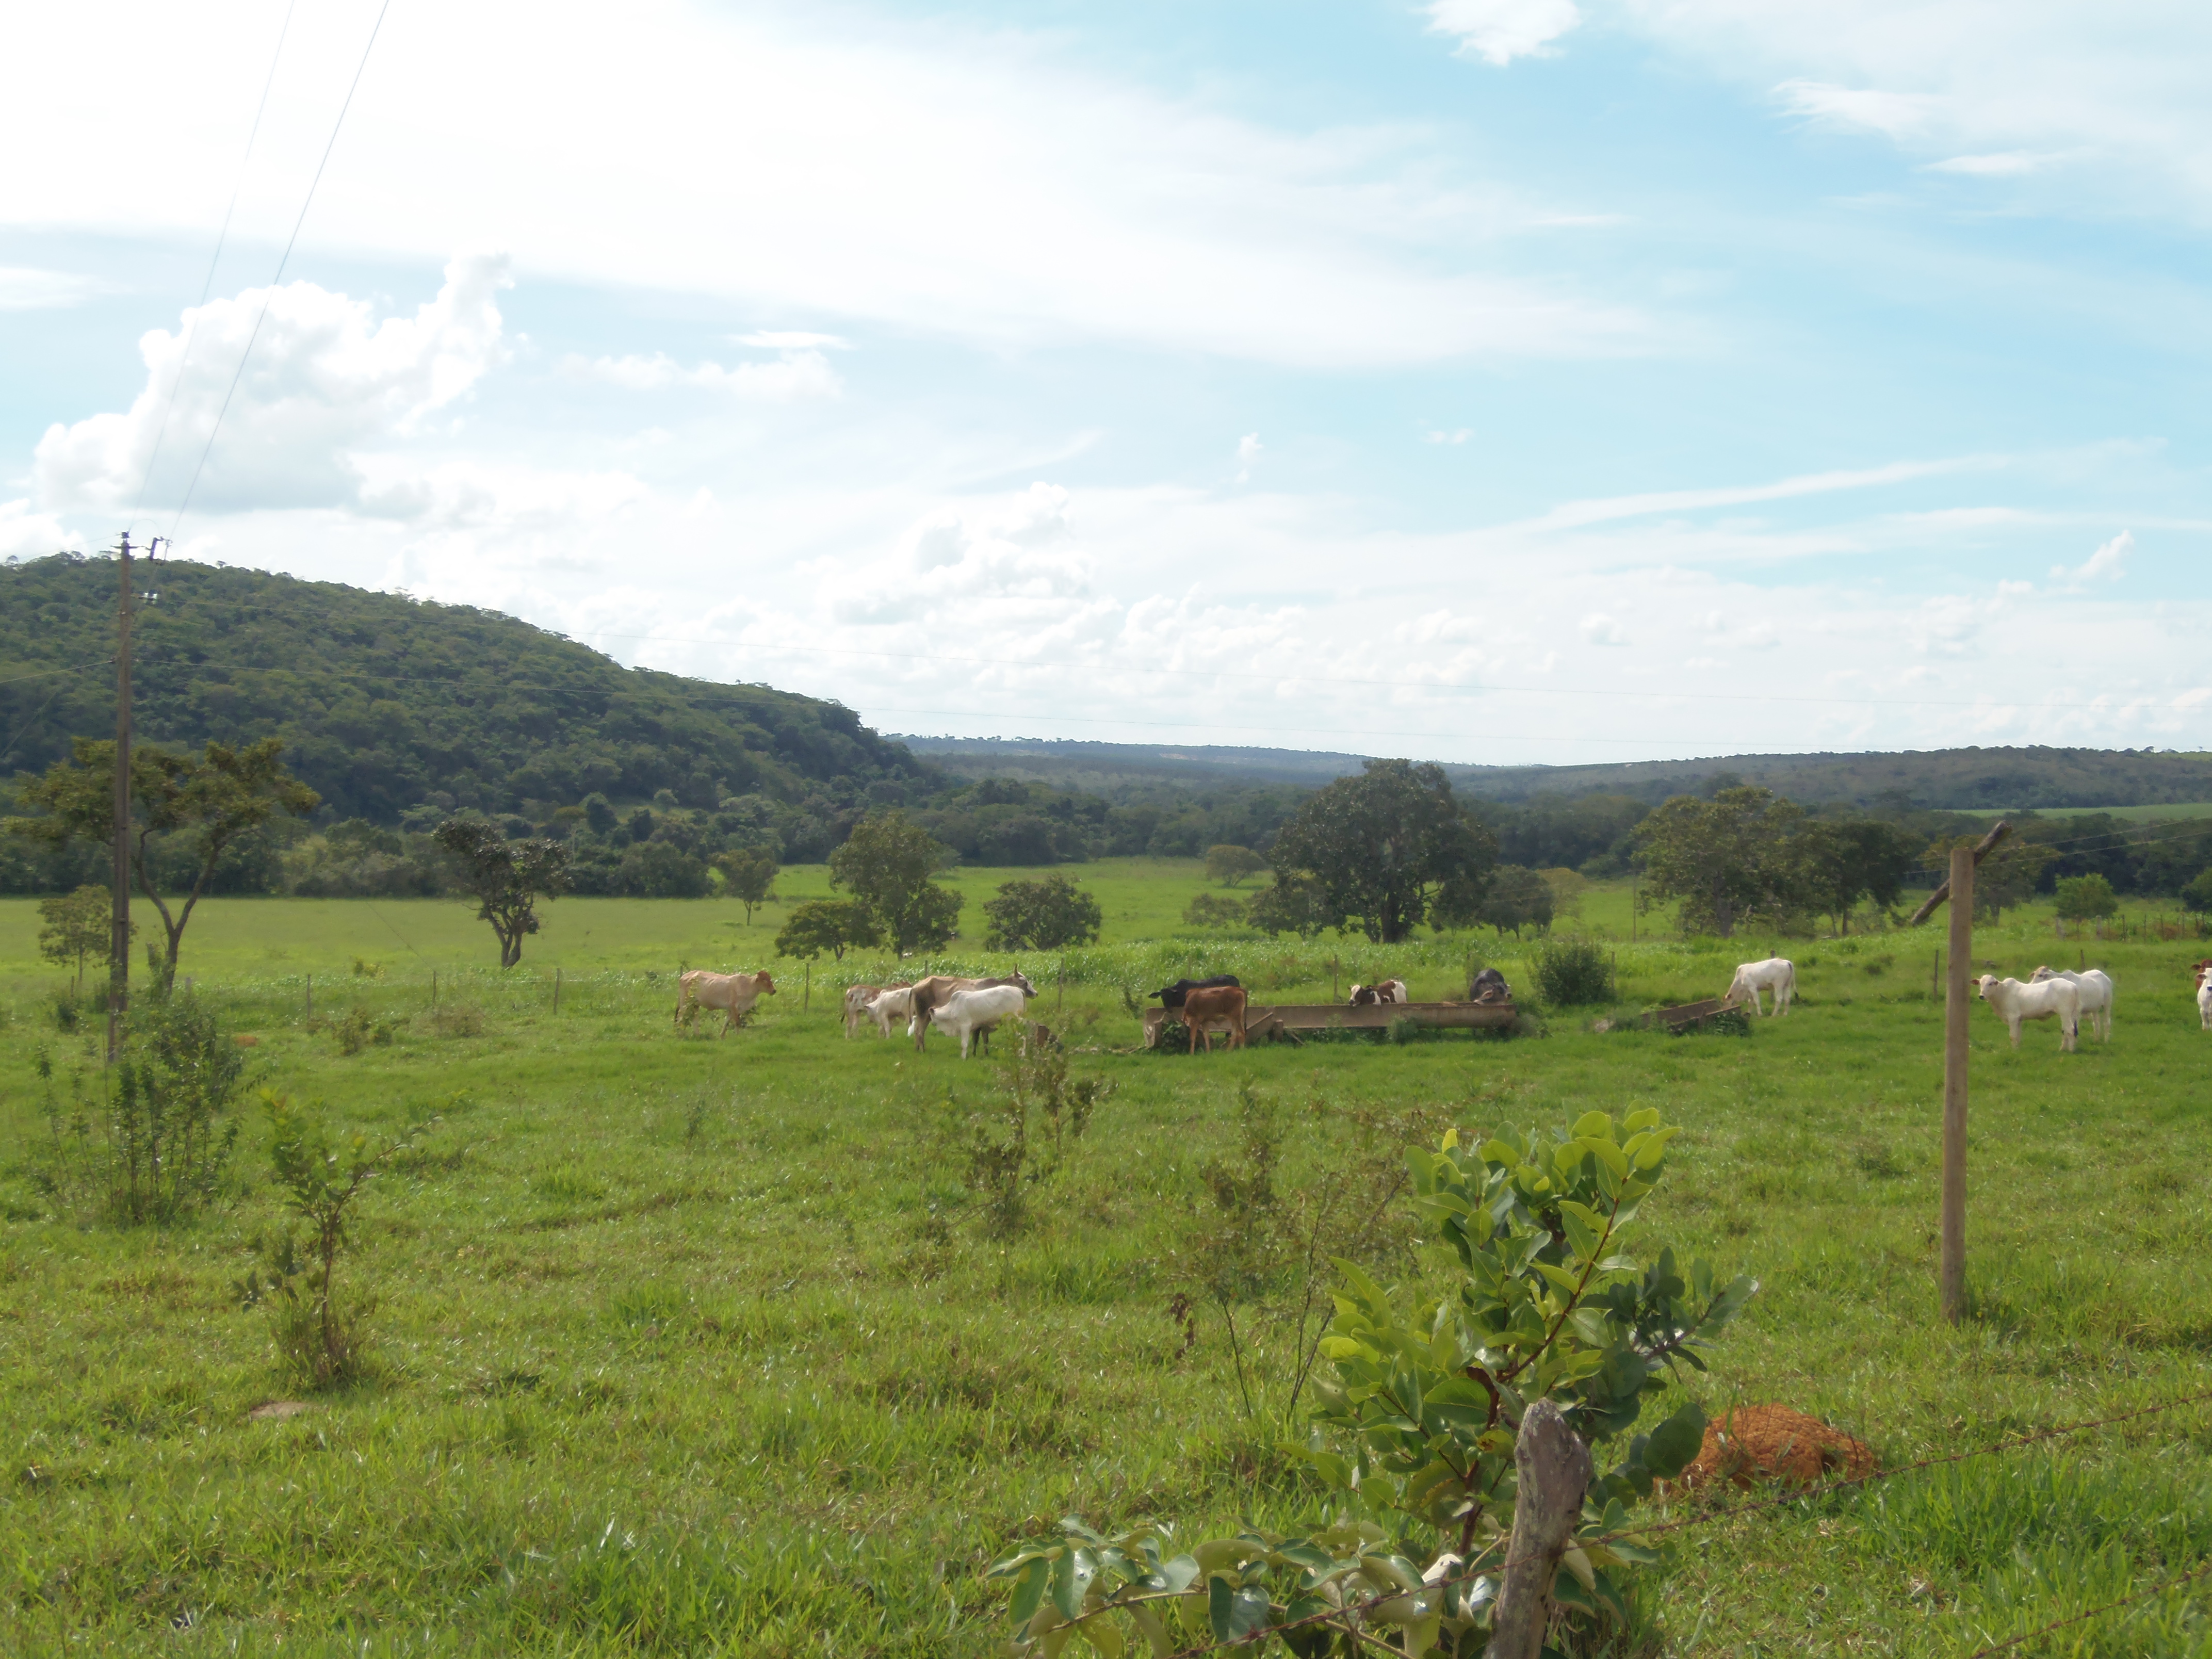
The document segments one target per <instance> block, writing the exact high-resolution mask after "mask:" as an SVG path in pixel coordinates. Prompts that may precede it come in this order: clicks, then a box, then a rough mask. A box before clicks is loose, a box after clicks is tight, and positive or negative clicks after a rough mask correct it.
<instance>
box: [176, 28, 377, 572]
mask: <svg viewBox="0 0 2212 1659" xmlns="http://www.w3.org/2000/svg"><path fill="white" fill-rule="evenodd" d="M391 9H392V0H383V4H382V5H380V6H379V7H378V8H377V12H376V21H375V23H374V25H373V26H372V27H370V29H369V31H368V44H367V45H365V46H362V49H361V62H360V63H358V64H356V65H355V66H354V71H353V79H352V80H351V81H350V82H348V83H347V86H346V95H345V101H344V102H343V103H342V104H340V105H339V106H338V118H337V120H336V121H334V122H332V123H331V136H330V138H329V141H328V142H327V143H325V144H324V145H323V155H322V159H321V160H320V161H317V162H316V163H315V173H314V177H313V178H312V179H309V180H308V181H307V195H306V197H304V198H302V199H301V203H300V213H299V216H298V217H297V218H295V220H293V222H292V234H291V235H290V236H289V237H288V238H287V239H286V240H285V243H284V252H283V256H282V257H281V258H278V259H277V261H276V275H275V276H272V277H270V281H269V286H268V288H267V289H265V290H264V292H263V294H262V296H261V309H260V310H259V311H258V312H257V313H255V314H254V319H253V328H252V332H250V333H249V334H247V336H246V349H245V350H243V351H241V352H240V353H239V355H238V368H237V370H236V371H235V372H234V374H232V375H231V377H230V386H229V388H228V390H227V391H225V392H224V393H223V394H222V404H220V405H219V406H218V407H217V408H216V412H215V424H214V425H213V426H211V427H210V428H208V436H207V442H206V443H205V444H204V445H203V446H201V448H200V458H199V460H198V462H197V464H196V465H194V466H193V468H192V476H191V481H190V482H189V483H186V484H185V494H184V499H183V500H181V501H179V502H178V503H177V516H176V517H175V518H173V519H172V520H170V521H169V540H170V542H171V543H172V544H174V542H175V540H176V535H177V526H179V524H182V523H183V522H184V518H185V508H187V507H190V506H191V504H192V495H193V492H194V491H196V490H197V489H198V488H199V487H200V474H201V473H202V472H204V471H206V469H207V461H208V456H209V454H210V453H212V452H213V450H214V448H215V441H216V437H217V436H218V435H220V434H221V433H222V422H223V417H224V416H227V415H228V414H229V412H230V402H231V399H232V398H234V397H236V396H237V395H238V384H239V382H240V380H244V379H245V378H246V363H247V362H249V361H250V360H251V359H252V356H253V346H254V343H255V342H256V341H258V339H260V337H261V325H263V324H264V323H265V322H267V321H268V320H269V307H270V305H271V304H272V303H274V301H276V289H277V286H278V285H279V284H280V283H283V280H284V268H285V266H287V265H289V264H291V262H292V250H293V248H294V247H295V246H298V244H299V240H300V231H301V227H303V226H304V225H306V223H307V210H308V209H309V208H311V207H313V205H314V202H315V191H316V190H317V188H318V187H319V186H320V185H321V184H322V182H323V169H324V168H325V167H328V166H330V164H331V151H332V150H334V149H337V143H338V134H339V133H340V132H341V131H343V130H344V128H345V118H346V112H348V111H349V110H350V109H352V107H353V95H354V94H355V93H356V92H357V91H359V90H360V88H361V77H362V75H364V74H365V73H367V71H368V55H369V53H370V52H374V50H375V49H376V37H377V35H378V34H379V33H381V32H382V31H383V28H384V18H385V14H386V12H389V11H390V10H391Z"/></svg>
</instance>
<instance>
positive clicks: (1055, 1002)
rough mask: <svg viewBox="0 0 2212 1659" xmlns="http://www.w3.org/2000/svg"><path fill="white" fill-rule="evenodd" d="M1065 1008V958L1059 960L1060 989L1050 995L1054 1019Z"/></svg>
mask: <svg viewBox="0 0 2212 1659" xmlns="http://www.w3.org/2000/svg"><path fill="white" fill-rule="evenodd" d="M1066 1006H1067V958H1066V957H1061V958H1060V988H1059V989H1058V990H1056V991H1054V993H1053V995H1052V1012H1053V1014H1054V1017H1055V1018H1057V1017H1058V1015H1059V1013H1060V1010H1061V1009H1062V1008H1064V1007H1066Z"/></svg>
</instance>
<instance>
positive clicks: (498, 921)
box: [435, 818, 568, 968]
mask: <svg viewBox="0 0 2212 1659" xmlns="http://www.w3.org/2000/svg"><path fill="white" fill-rule="evenodd" d="M435 835H436V840H437V842H438V845H439V846H440V847H441V848H444V849H445V850H446V852H447V854H448V855H449V856H450V857H451V858H452V860H453V876H454V879H455V880H456V881H457V882H458V883H459V885H460V888H461V890H462V891H463V892H465V893H466V894H467V895H468V896H470V897H471V898H472V899H474V900H476V902H477V921H488V922H489V923H490V924H491V930H492V932H493V933H496V934H498V935H499V965H500V966H501V967H502V968H512V967H513V966H514V964H515V963H518V962H520V961H521V960H522V941H523V939H524V937H525V936H526V935H527V934H531V933H536V932H537V931H538V900H539V899H541V898H551V897H552V896H554V895H555V894H556V893H563V892H566V891H567V890H568V848H566V847H564V846H562V844H561V843H560V842H557V841H550V840H548V839H546V838H545V837H544V836H528V837H526V838H525V839H523V840H520V841H509V840H507V837H506V836H504V835H502V834H501V832H500V829H499V826H498V825H497V824H495V823H486V822H485V821H484V820H483V819H482V818H447V820H446V821H445V822H444V823H441V824H440V825H439V826H438V828H437V830H436V832H435Z"/></svg>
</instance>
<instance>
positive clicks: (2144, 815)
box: [2042, 800, 2212, 823]
mask: <svg viewBox="0 0 2212 1659" xmlns="http://www.w3.org/2000/svg"><path fill="white" fill-rule="evenodd" d="M2042 811H2043V815H2044V816H2045V817H2053V818H2056V817H2067V816H2068V815H2069V814H2071V813H2075V812H2104V813H2107V814H2109V815H2110V816H2112V817H2116V818H2124V819H2125V820H2127V821H2128V822H2129V823H2156V822H2158V821H2159V820H2160V819H2161V818H2206V817H2212V800H2193V801H2185V802H2182V803H2180V804H2179V805H2164V806H2046V807H2045V808H2043V809H2042Z"/></svg>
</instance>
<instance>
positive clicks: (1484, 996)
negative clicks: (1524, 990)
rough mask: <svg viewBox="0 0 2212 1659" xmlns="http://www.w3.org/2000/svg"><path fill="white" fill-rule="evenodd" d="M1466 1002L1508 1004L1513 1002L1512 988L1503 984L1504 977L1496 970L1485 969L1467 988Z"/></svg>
mask: <svg viewBox="0 0 2212 1659" xmlns="http://www.w3.org/2000/svg"><path fill="white" fill-rule="evenodd" d="M1467 1000H1468V1001H1469V1002H1510V1001H1512V1000H1513V987H1511V986H1510V985H1508V984H1507V983H1506V982H1505V975H1503V974H1501V973H1499V972H1498V969H1495V968H1486V969H1483V970H1482V971H1481V972H1480V973H1479V974H1477V975H1475V976H1474V983H1473V984H1472V985H1470V986H1468V987H1467Z"/></svg>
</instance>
